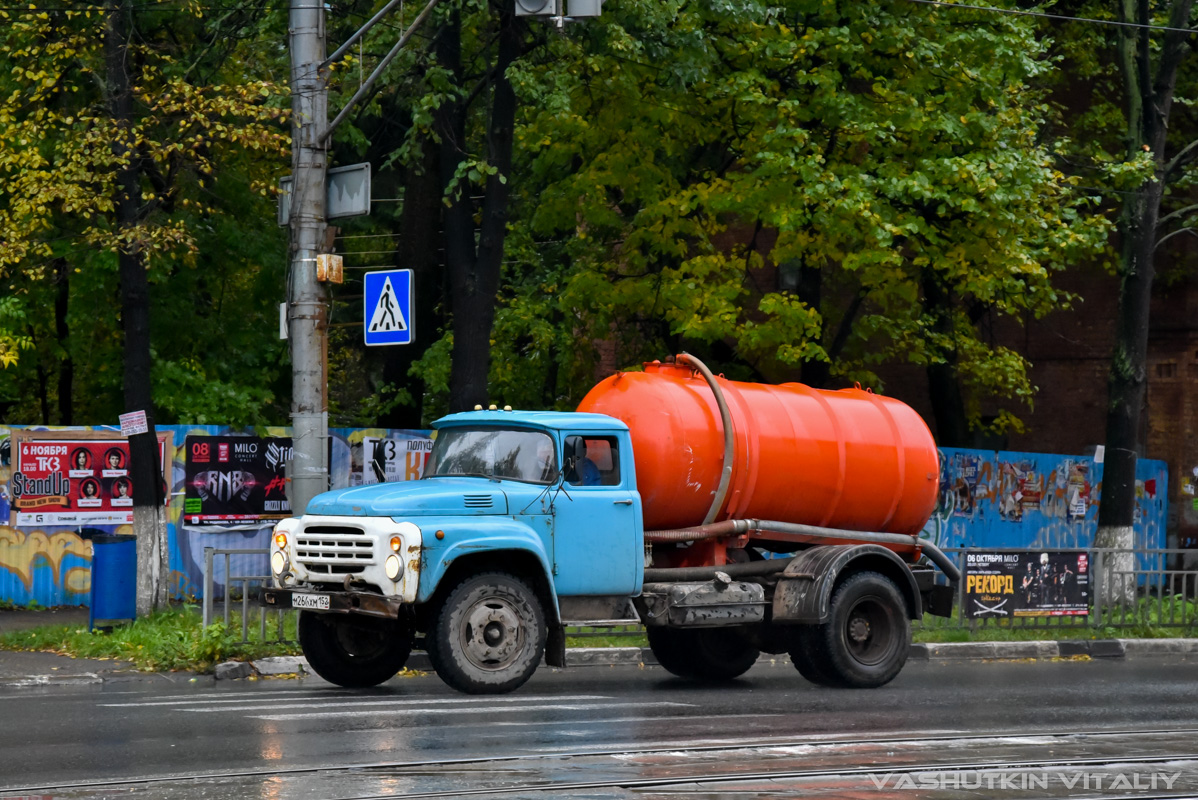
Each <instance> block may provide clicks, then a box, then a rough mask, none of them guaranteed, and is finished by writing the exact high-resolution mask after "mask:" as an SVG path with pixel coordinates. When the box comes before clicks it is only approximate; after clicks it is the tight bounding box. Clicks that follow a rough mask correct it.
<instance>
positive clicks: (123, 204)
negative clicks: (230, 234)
mask: <svg viewBox="0 0 1198 800" xmlns="http://www.w3.org/2000/svg"><path fill="white" fill-rule="evenodd" d="M131 15H132V6H131V4H130V0H120V3H119V5H118V4H117V3H115V2H113V3H111V4H110V5H109V7H108V30H107V32H106V33H107V35H106V36H105V43H104V44H105V47H104V50H105V66H106V69H105V72H106V77H107V85H108V91H109V106H110V113H111V114H112V119H113V121H114V122H115V123H116V126H117V129H118V133H117V138H116V141H114V142H113V153H114V155H115V156H116V157H117V158H118V159H119V160H120V163H121V166H120V167H119V168H118V170H119V171H118V172H117V180H116V197H115V198H114V204H115V213H116V227H117V229H118V230H122V231H124V230H128V229H131V228H133V227H135V226H136V225H137V224H138V222H140V219H139V214H140V212H139V209H138V202H139V200H140V199H141V191H140V188H141V171H140V167H139V159H138V158H137V155H136V152H135V148H134V143H133V141H132V140H133V136H134V134H133V131H132V127H133V93H132V89H131V82H130V78H129V73H128V71H127V70H128V65H129V61H128V59H129V54H128V35H129V30H130V28H131V24H130V23H131V19H130V17H131ZM117 262H118V271H119V275H120V283H121V329H122V331H123V333H124V337H125V410H126V411H145V412H146V421H147V422H148V423H149V428H150V432H149V433H145V434H140V435H137V436H132V437H130V439H129V467H128V468H129V479H130V481H131V482H132V484H133V533H134V535H135V536H136V537H137V564H138V568H137V614H138V616H144V615H146V614H148V613H150V612H151V611H154V610H156V609H158V608H162V607H164V606H165V605H166V603H167V600H168V596H167V577H168V561H167V558H168V553H167V547H166V517H165V515H164V514H163V508H162V498H163V495H162V469H161V467H160V465H159V461H158V442H157V436H156V434H155V432H154V407H153V402H152V399H151V386H150V364H151V357H150V287H149V281H148V280H147V279H146V268H145V263H144V260H143V258H142V254H141V250H140V246H139V244H138V243H137V242H136V241H131V242H128V243H126V244H124V245H123V246H122V247H121V250H120V252H119V253H118V254H117Z"/></svg>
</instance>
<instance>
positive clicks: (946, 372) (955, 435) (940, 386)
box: [922, 270, 972, 447]
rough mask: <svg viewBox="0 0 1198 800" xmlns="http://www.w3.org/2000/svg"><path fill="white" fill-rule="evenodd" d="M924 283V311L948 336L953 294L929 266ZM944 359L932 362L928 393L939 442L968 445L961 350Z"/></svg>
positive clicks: (937, 331) (939, 331)
mask: <svg viewBox="0 0 1198 800" xmlns="http://www.w3.org/2000/svg"><path fill="white" fill-rule="evenodd" d="M922 283H923V308H924V313H925V314H927V315H928V316H930V317H932V319H933V320H935V323H934V325H933V329H934V330H935V331H936V333H938V334H943V335H945V336H950V337H951V335H952V332H953V307H952V302H953V301H952V297H951V296H950V295H949V293H948V292H947V291H945V289H944V287H943V286H941V285H940V283H939V281H937V279H936V276H935V274H934V273H933V272H932V271H931V270H925V271H924V274H923V278H922ZM939 355H940V356H941V357H942V358H943V361H941V362H939V363H932V364H928V366H927V375H928V394H929V395H930V396H931V400H932V417H933V419H934V421H935V423H936V443H937V444H939V445H940V446H941V447H968V446H970V444H972V442H971V438H972V437H971V435H970V431H969V418H968V415H967V414H966V412H965V399H964V397H962V395H961V382H960V378H959V376H958V375H957V351H956V350H950V351H948V352H944V353H939Z"/></svg>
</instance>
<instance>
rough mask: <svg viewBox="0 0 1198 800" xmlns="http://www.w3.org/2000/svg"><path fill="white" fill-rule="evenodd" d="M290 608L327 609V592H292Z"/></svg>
mask: <svg viewBox="0 0 1198 800" xmlns="http://www.w3.org/2000/svg"><path fill="white" fill-rule="evenodd" d="M291 607H292V608H318V609H320V610H322V611H328V610H329V596H328V595H327V594H293V595H291Z"/></svg>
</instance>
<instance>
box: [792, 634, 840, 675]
mask: <svg viewBox="0 0 1198 800" xmlns="http://www.w3.org/2000/svg"><path fill="white" fill-rule="evenodd" d="M820 646H821V645H820V639H819V636H818V635H816V630H815V629H813V628H804V629H802V630H799V631H795V640H794V644H793V645H792V647H791V650H790V662H791V663H792V664H794V666H795V669H797V670H798V671H799V674H800V675H802V676H803V677H804V678H806V679H807V680H809V681H811V682H812V683H815V684H819V685H820V686H837V685H839V682H838V681H837V680H836V676H835V675H834V674H833V673H832V671H831V667H830V666H829V664H828V658H827V654H826V653H824V652H822V651H821V650H820Z"/></svg>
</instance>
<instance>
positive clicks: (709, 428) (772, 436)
mask: <svg viewBox="0 0 1198 800" xmlns="http://www.w3.org/2000/svg"><path fill="white" fill-rule="evenodd" d="M716 381H717V382H718V384H719V386H720V388H721V389H722V390H723V394H724V397H725V401H726V403H727V406H728V410H729V412H730V414H731V419H732V430H733V432H734V440H735V445H734V449H735V454H734V456H733V459H732V461H733V465H732V476H731V483H730V486H729V489H728V492H727V495H726V498H725V501H724V503H723V504H722V507H721V508H720V510H719V512H718V513H717V514H716V516H715V518H714V519H713V520H712V521H717V522H718V521H721V520H726V519H746V518H748V519H765V520H778V521H782V522H795V523H800V524H806V525H818V526H821V527H828V528H841V529H846V530H857V531H876V532H883V533H903V534H917V533H919V531H920V530H921V529H922V528H923V526H924V523H926V522H927V521H928V517H929V516H931V513H932V510H933V509H934V507H935V504H936V493H937V488H938V484H939V477H940V469H939V460H938V456H937V452H936V442H935V441H934V440H933V438H932V433H931V431H929V430H928V426H927V425H926V424H924V421H923V420H922V419H921V418H920V417H919V415H918V414H916V413H915V411H914V410H912V409H911V407H910V406H908V405H906V404H904V403H902V402H900V401H898V400H894V399H892V398H889V397H881V396H879V395H876V394H873V393H872V392H869V391H863V390H861V389H844V390H841V391H835V392H833V391H824V390H821V389H812V388H810V387H808V386H803V385H802V384H798V383H787V384H782V385H780V386H767V385H764V384H756V383H739V382H736V381H729V380H725V379H723V378H717V379H716ZM578 410H579V411H591V412H596V413H600V414H607V415H609V416H612V417H615V418H617V419H619V420H622V421H623V422H624V423H625V424H627V425H628V427H629V429H630V430H631V431H632V441H633V448H634V450H635V461H636V479H637V487H638V489H639V491H640V494H641V499H642V501H643V503H644V520H645V523H644V524H645V530H662V529H672V528H685V527H691V526H695V525H700V524H702V523H703V521H704V518H705V516H706V515H707V513H708V509H709V508H710V506H711V504H712V500H713V498H714V497H715V495H716V491H717V487H718V485H719V482H720V475H721V471H722V468H723V460H724V455H723V454H724V433H723V424H722V422H721V416H720V411H719V407H718V404H717V402H716V399H715V396H714V394H713V392H712V390H711V388H710V387H709V386H708V385H707V383H706V381H705V380H704V378H703V377H702V376H701V375H700V374H698V373H697V372H696V371H695V370H694V369H692V368H691V367H689V366H684V365H683V364H675V363H667V364H662V363H660V362H657V361H654V362H653V363H650V364H646V365H645V371H644V372H622V373H619V374H616V375H613V376H611V377H610V378H608V379H606V380H604V381H603V382H601V383H600V384H598V385H597V386H595V388H593V389H591V391H590V392H589V393H588V394H587V396H586V397H584V398H583V400H582V403H581V404H580V405H579V407H578Z"/></svg>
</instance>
